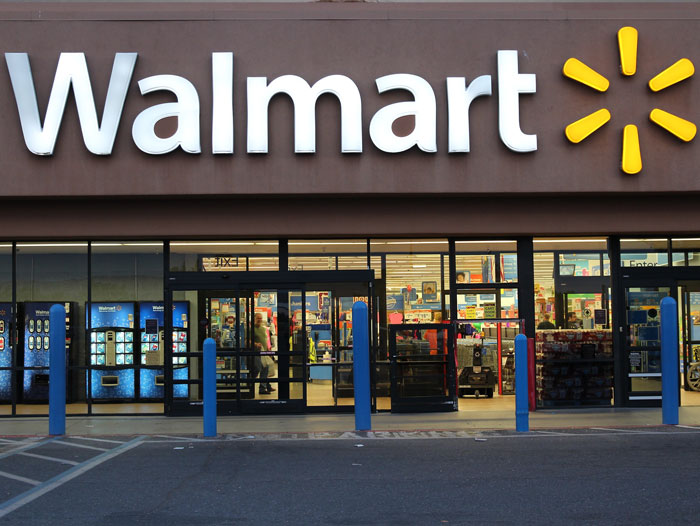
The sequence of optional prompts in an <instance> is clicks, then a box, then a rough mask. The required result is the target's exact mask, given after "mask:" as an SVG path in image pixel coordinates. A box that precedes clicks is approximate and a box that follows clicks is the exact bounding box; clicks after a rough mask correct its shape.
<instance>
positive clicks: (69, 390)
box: [17, 242, 162, 414]
mask: <svg viewBox="0 0 700 526" xmlns="http://www.w3.org/2000/svg"><path fill="white" fill-rule="evenodd" d="M87 263H88V258H87V243H76V242H68V243H61V242H54V243H18V244H17V302H18V304H17V308H18V311H19V315H18V327H17V333H18V336H19V350H18V351H19V352H18V361H19V364H18V365H19V366H20V367H22V368H23V371H22V372H21V373H20V377H19V380H20V385H19V386H18V393H17V395H18V399H19V401H20V405H19V406H18V408H17V412H18V413H19V414H35V413H47V412H48V405H44V403H47V402H48V389H49V382H48V375H49V370H48V365H49V346H50V343H51V342H50V341H49V331H50V327H49V324H48V321H49V309H50V308H51V306H52V305H54V304H56V303H60V304H63V305H64V306H65V308H66V351H67V354H68V367H69V376H68V379H67V383H66V398H67V401H68V402H69V408H68V409H67V410H68V411H69V412H70V413H86V412H87V405H86V403H85V369H84V367H85V365H86V361H87V358H86V354H85V349H86V347H85V344H84V336H85V314H84V310H83V308H84V307H83V306H84V305H85V302H86V301H87V285H88V281H87V280H88V275H87V267H88V265H87ZM161 287H162V283H161ZM81 368H82V369H81ZM37 403H39V404H41V405H36V404H37ZM24 404H28V405H24Z"/></svg>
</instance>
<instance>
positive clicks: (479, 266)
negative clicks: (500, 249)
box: [455, 254, 518, 283]
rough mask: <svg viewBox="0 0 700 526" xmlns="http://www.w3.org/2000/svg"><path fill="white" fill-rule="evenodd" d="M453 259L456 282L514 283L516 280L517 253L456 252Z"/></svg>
mask: <svg viewBox="0 0 700 526" xmlns="http://www.w3.org/2000/svg"><path fill="white" fill-rule="evenodd" d="M455 261H456V264H457V272H456V274H455V276H456V281H457V283H515V282H517V281H518V256H517V254H497V255H494V254H472V255H459V254H458V255H457V256H456V259H455ZM497 265H498V266H497Z"/></svg>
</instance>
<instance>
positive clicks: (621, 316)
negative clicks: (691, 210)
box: [613, 269, 681, 407]
mask: <svg viewBox="0 0 700 526" xmlns="http://www.w3.org/2000/svg"><path fill="white" fill-rule="evenodd" d="M625 270H627V269H625ZM664 270H665V269H664ZM679 282H680V280H678V279H674V278H673V277H671V276H669V275H668V274H667V273H666V272H663V273H662V272H659V273H658V274H657V275H647V276H640V277H634V276H631V275H629V274H628V275H623V276H622V279H621V280H620V283H619V287H618V288H617V291H618V293H617V294H613V298H616V299H615V302H614V303H615V305H614V306H613V309H614V310H615V314H616V315H615V320H616V322H614V323H613V331H614V333H615V334H614V336H613V341H614V346H615V349H617V351H616V353H615V354H616V358H615V359H616V365H617V367H616V369H615V375H616V377H617V376H618V371H619V372H620V374H619V380H616V381H615V387H616V389H615V406H624V407H661V396H660V395H659V398H658V399H647V400H643V399H636V400H630V390H629V378H630V377H629V374H630V371H629V370H630V367H629V352H628V347H629V345H628V343H627V336H628V334H627V327H628V324H627V297H626V290H627V289H629V288H634V287H638V288H662V287H667V288H668V289H669V290H670V291H671V297H672V298H674V299H675V300H676V302H678V285H679ZM680 321H681V320H679V322H680ZM678 389H680V375H679V384H678Z"/></svg>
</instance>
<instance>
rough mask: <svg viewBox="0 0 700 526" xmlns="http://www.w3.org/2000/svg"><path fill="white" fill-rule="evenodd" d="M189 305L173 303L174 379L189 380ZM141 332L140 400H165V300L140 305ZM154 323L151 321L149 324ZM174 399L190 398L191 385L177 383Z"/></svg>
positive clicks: (174, 389) (187, 303)
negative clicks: (189, 387) (189, 386)
mask: <svg viewBox="0 0 700 526" xmlns="http://www.w3.org/2000/svg"><path fill="white" fill-rule="evenodd" d="M189 307H190V305H189V302H187V301H175V302H173V320H172V324H173V325H172V327H173V333H172V349H173V378H174V379H176V380H185V379H187V377H188V366H187V356H186V354H185V353H187V352H188V345H189V310H190V309H189ZM138 309H139V329H140V338H139V341H140V346H141V347H140V348H141V351H140V363H139V398H141V399H162V398H163V397H164V394H165V392H164V391H165V388H164V376H165V370H164V363H165V360H164V354H165V344H164V339H165V338H164V322H165V315H164V310H165V306H164V304H163V302H162V301H155V302H154V301H142V302H140V303H139V304H138ZM149 320H150V321H149ZM173 396H174V397H175V398H184V397H186V396H187V385H184V384H174V385H173Z"/></svg>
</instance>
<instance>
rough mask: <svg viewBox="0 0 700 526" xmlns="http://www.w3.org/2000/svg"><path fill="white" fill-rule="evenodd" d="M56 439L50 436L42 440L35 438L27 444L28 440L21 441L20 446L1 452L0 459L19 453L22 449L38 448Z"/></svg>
mask: <svg viewBox="0 0 700 526" xmlns="http://www.w3.org/2000/svg"><path fill="white" fill-rule="evenodd" d="M55 441H56V439H55V438H49V439H47V440H41V441H39V440H33V441H32V442H30V443H29V444H27V443H26V442H20V446H19V447H16V448H14V449H10V450H9V451H5V452H4V453H1V454H0V459H3V458H7V457H11V456H12V455H15V454H17V453H19V452H20V451H27V450H29V449H34V448H37V447H40V446H43V445H45V444H49V443H51V442H55Z"/></svg>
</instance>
